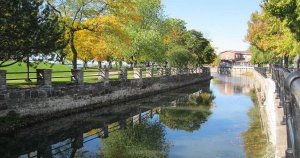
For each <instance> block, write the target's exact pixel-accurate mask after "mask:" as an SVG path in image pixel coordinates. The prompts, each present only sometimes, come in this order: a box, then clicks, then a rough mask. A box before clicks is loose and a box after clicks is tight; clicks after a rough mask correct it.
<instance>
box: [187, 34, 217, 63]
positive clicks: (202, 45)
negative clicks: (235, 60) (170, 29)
mask: <svg viewBox="0 0 300 158" xmlns="http://www.w3.org/2000/svg"><path fill="white" fill-rule="evenodd" d="M185 44H186V47H187V49H188V50H189V51H190V52H191V53H193V54H194V55H195V57H196V63H197V66H199V65H202V64H210V63H212V62H213V61H214V59H215V58H216V54H215V53H214V49H213V47H212V46H211V44H210V42H209V41H208V40H207V39H206V38H204V37H203V35H202V33H201V32H198V31H196V30H189V31H187V32H186V34H185Z"/></svg>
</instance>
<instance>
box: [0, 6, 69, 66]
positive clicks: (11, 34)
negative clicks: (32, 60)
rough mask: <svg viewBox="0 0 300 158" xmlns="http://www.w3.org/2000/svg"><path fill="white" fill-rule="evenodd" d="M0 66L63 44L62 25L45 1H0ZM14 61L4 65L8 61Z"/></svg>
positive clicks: (56, 48) (60, 47) (49, 50)
mask: <svg viewBox="0 0 300 158" xmlns="http://www.w3.org/2000/svg"><path fill="white" fill-rule="evenodd" d="M0 4H1V7H0V17H1V18H0V25H1V26H0V37H1V38H0V61H1V63H0V67H5V66H9V65H12V64H14V63H16V62H19V61H22V60H24V59H25V58H27V59H26V60H27V61H28V59H29V57H30V56H31V55H38V54H44V55H47V54H49V53H51V52H54V51H56V50H58V49H62V48H63V47H65V44H66V43H65V41H64V40H63V35H64V31H65V28H64V27H63V25H62V22H61V21H59V19H58V15H57V14H56V13H55V12H54V9H53V8H52V7H51V6H50V5H48V3H46V2H45V1H43V0H41V1H36V0H12V1H6V0H0ZM10 60H13V61H14V62H12V63H9V64H5V63H6V62H7V61H10Z"/></svg>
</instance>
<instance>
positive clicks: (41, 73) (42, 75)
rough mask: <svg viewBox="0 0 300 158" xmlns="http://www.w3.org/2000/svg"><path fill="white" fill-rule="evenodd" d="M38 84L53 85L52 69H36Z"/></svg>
mask: <svg viewBox="0 0 300 158" xmlns="http://www.w3.org/2000/svg"><path fill="white" fill-rule="evenodd" d="M36 78H37V84H38V85H39V86H51V85H52V70H51V69H36Z"/></svg>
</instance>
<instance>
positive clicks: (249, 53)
mask: <svg viewBox="0 0 300 158" xmlns="http://www.w3.org/2000/svg"><path fill="white" fill-rule="evenodd" d="M226 52H230V53H234V54H245V55H251V52H249V51H236V50H227V51H224V52H221V53H220V54H223V53H226Z"/></svg>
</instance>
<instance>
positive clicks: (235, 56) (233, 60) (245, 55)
mask: <svg viewBox="0 0 300 158" xmlns="http://www.w3.org/2000/svg"><path fill="white" fill-rule="evenodd" d="M219 56H220V60H221V62H222V63H230V64H233V65H248V64H250V60H251V53H250V52H249V51H233V50H229V51H224V52H221V53H220V54H219Z"/></svg>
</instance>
